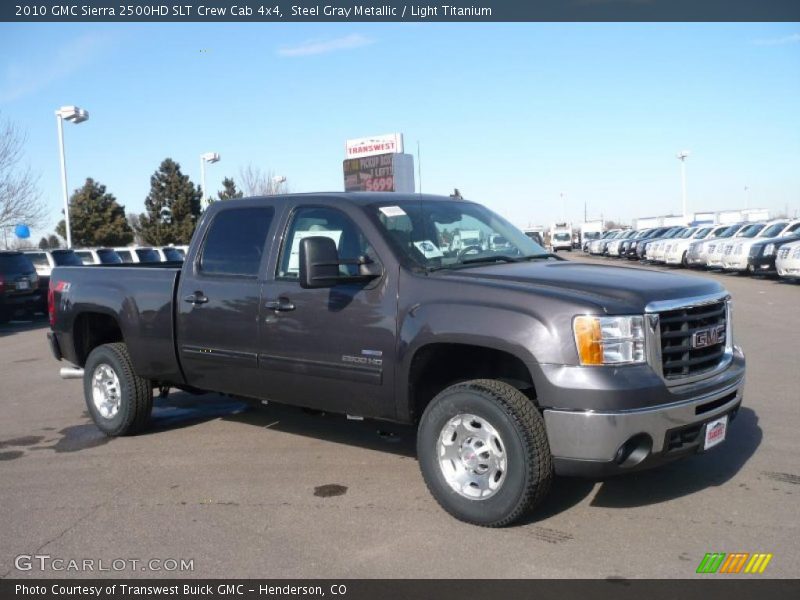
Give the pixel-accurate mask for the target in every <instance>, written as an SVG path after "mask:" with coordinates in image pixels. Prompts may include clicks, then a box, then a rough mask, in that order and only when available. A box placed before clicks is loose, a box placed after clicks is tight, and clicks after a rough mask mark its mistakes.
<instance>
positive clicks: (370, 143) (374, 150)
mask: <svg viewBox="0 0 800 600" xmlns="http://www.w3.org/2000/svg"><path fill="white" fill-rule="evenodd" d="M402 152H403V134H402V133H387V134H385V135H375V136H371V137H365V138H359V139H355V140H347V141H346V142H345V144H344V154H345V157H346V158H361V157H364V156H377V155H379V154H390V153H398V154H400V153H402Z"/></svg>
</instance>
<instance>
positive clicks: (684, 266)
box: [681, 252, 689, 269]
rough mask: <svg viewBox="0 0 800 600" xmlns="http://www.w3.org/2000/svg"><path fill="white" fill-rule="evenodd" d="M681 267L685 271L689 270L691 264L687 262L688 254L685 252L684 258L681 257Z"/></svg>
mask: <svg viewBox="0 0 800 600" xmlns="http://www.w3.org/2000/svg"><path fill="white" fill-rule="evenodd" d="M681 266H682V267H683V268H684V269H688V268H689V263H688V262H687V261H686V252H684V253H683V256H681Z"/></svg>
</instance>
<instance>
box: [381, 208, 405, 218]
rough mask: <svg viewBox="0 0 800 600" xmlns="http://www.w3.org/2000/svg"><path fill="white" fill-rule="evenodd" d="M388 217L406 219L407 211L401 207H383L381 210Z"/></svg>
mask: <svg viewBox="0 0 800 600" xmlns="http://www.w3.org/2000/svg"><path fill="white" fill-rule="evenodd" d="M378 210H379V211H381V212H382V213H383V214H384V215H386V216H387V217H405V216H406V211H404V210H403V209H402V208H400V207H399V206H381V207H380V208H379V209H378Z"/></svg>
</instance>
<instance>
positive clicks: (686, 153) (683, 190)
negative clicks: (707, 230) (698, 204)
mask: <svg viewBox="0 0 800 600" xmlns="http://www.w3.org/2000/svg"><path fill="white" fill-rule="evenodd" d="M688 156H689V151H688V150H681V151H680V152H678V153H677V154H676V155H675V157H676V158H677V159H678V160H679V161H681V195H682V198H683V218H684V219H686V220H687V221H688V218H689V217H688V216H687V214H686V157H688Z"/></svg>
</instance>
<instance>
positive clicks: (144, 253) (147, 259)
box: [134, 248, 161, 263]
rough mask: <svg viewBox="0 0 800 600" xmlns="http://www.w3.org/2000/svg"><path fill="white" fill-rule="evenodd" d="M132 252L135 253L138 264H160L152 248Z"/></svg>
mask: <svg viewBox="0 0 800 600" xmlns="http://www.w3.org/2000/svg"><path fill="white" fill-rule="evenodd" d="M134 252H136V256H138V257H139V262H143V263H157V262H161V257H160V256H159V255H158V252H156V251H155V250H153V249H152V248H136V250H134Z"/></svg>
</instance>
